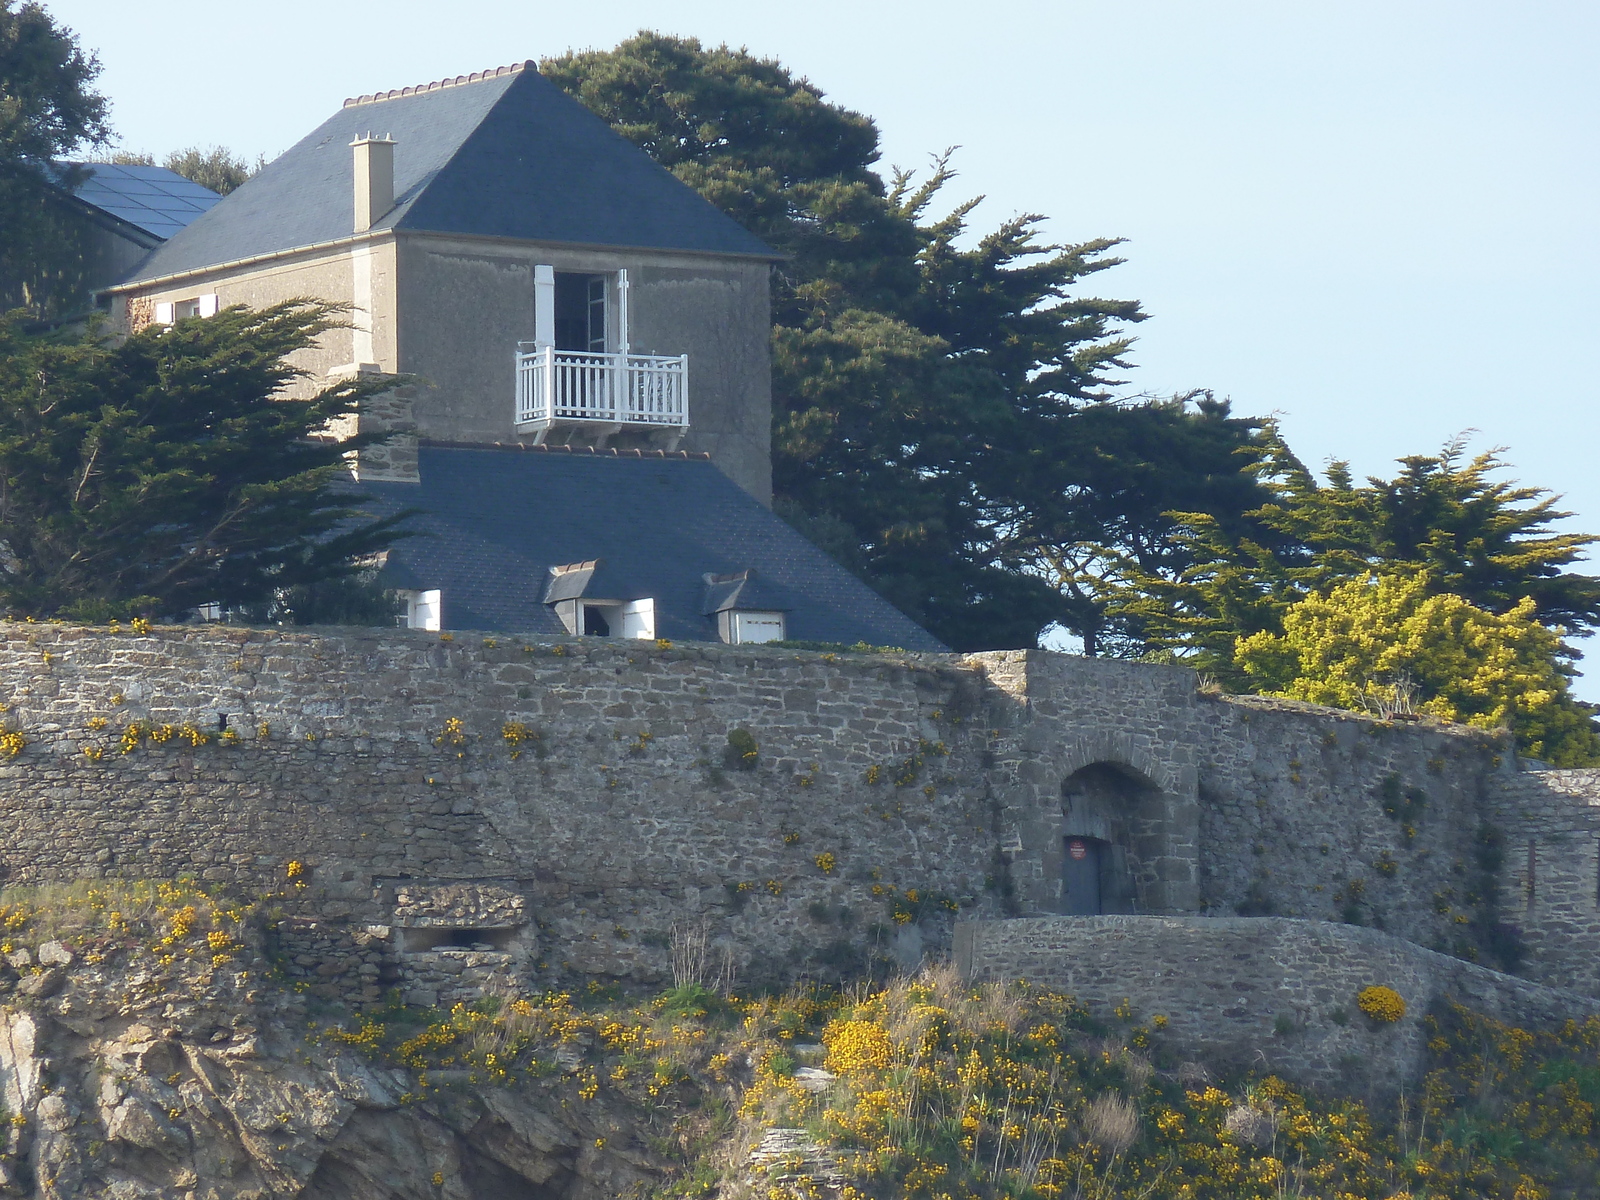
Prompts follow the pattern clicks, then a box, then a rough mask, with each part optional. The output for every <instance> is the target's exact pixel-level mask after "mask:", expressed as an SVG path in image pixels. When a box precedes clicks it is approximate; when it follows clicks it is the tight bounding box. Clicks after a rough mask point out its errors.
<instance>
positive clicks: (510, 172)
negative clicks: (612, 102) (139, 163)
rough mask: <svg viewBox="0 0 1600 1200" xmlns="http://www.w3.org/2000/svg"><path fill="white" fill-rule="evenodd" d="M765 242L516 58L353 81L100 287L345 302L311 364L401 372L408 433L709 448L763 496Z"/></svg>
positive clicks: (168, 316) (144, 310)
mask: <svg viewBox="0 0 1600 1200" xmlns="http://www.w3.org/2000/svg"><path fill="white" fill-rule="evenodd" d="M776 257H777V255H775V254H774V252H773V251H772V250H771V249H770V248H769V247H768V246H766V245H765V244H764V243H763V242H762V241H761V240H760V239H759V238H757V237H755V236H754V235H752V234H750V233H748V232H747V231H746V230H744V229H743V228H742V227H741V226H739V225H738V224H737V223H736V222H734V221H732V220H731V219H729V218H728V217H726V216H724V215H723V214H722V213H721V212H719V211H718V210H717V209H715V208H713V207H712V206H711V205H710V204H708V203H707V202H706V201H705V200H703V199H701V197H700V196H699V195H698V194H697V193H696V192H694V191H693V190H692V189H690V188H688V187H686V186H684V185H683V184H681V183H679V182H678V180H677V179H676V178H674V177H673V176H672V175H671V174H670V173H669V172H667V171H666V170H664V169H663V168H661V167H660V166H658V165H657V164H656V163H655V162H653V161H652V160H651V159H650V158H649V157H648V156H647V155H645V154H643V153H642V152H640V151H639V150H637V149H636V148H635V147H633V146H632V145H630V144H629V143H628V142H627V141H625V140H624V139H623V138H621V137H619V136H618V135H617V134H616V133H614V132H613V131H612V130H611V129H610V128H609V127H608V126H607V125H606V124H605V123H604V122H603V121H601V120H600V119H599V118H598V117H596V116H594V115H593V114H592V113H590V112H589V111H588V110H587V109H585V108H584V107H583V106H582V105H581V104H579V103H577V102H576V101H574V100H572V99H571V98H570V97H568V96H567V95H566V94H565V93H564V92H562V91H561V89H560V88H558V87H556V86H555V85H554V84H553V83H550V82H549V81H547V80H545V79H544V78H542V77H541V76H540V75H539V73H538V71H537V70H536V69H535V68H534V64H533V63H531V62H528V63H519V64H516V65H513V66H510V67H501V68H499V69H498V70H494V71H485V72H482V73H474V74H472V75H470V76H460V77H457V78H454V79H446V80H440V81H437V82H434V83H430V84H426V85H423V86H420V87H407V88H402V89H399V90H397V91H389V92H381V93H378V94H376V95H366V96H360V97H357V98H353V99H349V100H346V101H345V103H344V106H343V108H341V109H340V110H339V111H338V112H336V113H335V114H334V115H333V116H331V117H329V118H328V119H327V120H326V121H324V122H323V123H322V124H321V125H320V126H318V127H317V128H316V129H314V130H313V131H312V132H311V133H309V134H307V135H306V136H305V137H304V138H302V139H301V140H300V141H299V142H298V143H296V144H295V145H294V146H293V147H292V148H290V149H289V150H288V151H287V152H285V153H284V154H283V155H281V156H280V157H279V158H277V159H276V160H275V161H273V162H272V163H270V164H268V165H267V166H266V167H265V168H264V169H263V170H262V171H261V172H260V173H259V174H257V175H256V176H254V177H253V178H252V179H250V180H249V182H247V183H246V184H245V185H244V186H242V187H241V188H239V189H238V190H237V191H236V192H234V193H232V194H230V195H229V196H228V197H227V198H226V199H225V200H224V201H223V202H222V203H220V204H218V205H217V206H216V207H215V209H214V210H212V211H210V212H208V213H206V214H205V215H204V216H203V217H201V218H200V219H199V220H196V221H195V222H193V223H192V224H191V225H190V226H188V227H187V228H185V229H184V230H183V231H182V232H181V233H179V234H178V235H177V236H175V237H173V238H172V239H171V240H170V241H168V242H166V243H164V244H163V245H161V246H160V247H159V248H158V249H157V250H156V251H155V252H154V253H152V254H151V255H150V256H149V257H148V258H146V259H145V260H144V261H143V262H142V263H141V264H140V265H139V266H138V268H137V269H136V270H134V271H133V272H132V273H131V274H130V275H129V276H128V278H127V279H126V280H125V281H123V282H122V283H120V284H118V285H117V286H115V287H112V288H110V289H108V293H107V294H108V296H109V297H110V298H111V301H112V312H113V316H114V319H116V320H118V321H120V322H122V323H124V324H125V325H126V326H127V327H129V328H133V329H137V328H140V327H142V326H143V325H145V324H147V323H149V322H151V321H170V320H172V319H174V317H178V316H183V315H194V314H197V313H202V312H205V311H211V310H214V309H215V308H216V307H218V306H221V307H226V306H228V305H231V304H248V305H252V306H262V305H267V304H272V303H275V302H277V301H280V300H285V299H290V298H293V297H299V296H316V297H320V298H321V299H324V300H330V301H335V302H338V303H342V304H347V305H349V306H350V314H351V327H350V328H349V329H346V330H341V331H337V332H336V333H333V334H330V335H329V336H328V337H326V338H325V339H324V340H323V342H322V345H321V347H320V349H319V351H318V352H317V353H316V354H314V355H312V356H310V360H309V361H308V362H307V363H306V365H307V366H308V367H310V368H311V369H313V370H314V371H316V372H317V373H319V374H321V375H324V376H326V375H329V374H332V373H334V372H336V371H339V370H356V369H361V368H363V367H365V368H367V369H371V370H378V371H382V372H386V373H391V374H405V375H410V376H415V377H417V378H418V379H419V380H421V381H423V382H424V384H425V386H424V387H423V388H421V389H420V390H419V392H418V394H417V396H416V397H415V400H414V403H413V418H414V420H415V423H416V428H417V432H418V433H419V434H420V435H421V436H422V437H424V438H430V439H438V440H443V441H454V442H468V443H480V444H481V443H494V442H500V443H517V442H522V443H529V444H538V443H551V444H571V445H584V446H598V447H606V448H610V447H617V448H660V449H669V450H677V449H682V450H689V451H700V452H707V453H710V454H711V456H712V458H713V460H714V461H715V462H716V464H717V466H718V467H719V468H720V469H721V470H722V471H723V472H724V473H725V474H726V475H727V476H728V477H729V478H731V479H733V480H734V481H735V482H736V483H738V484H739V485H740V486H741V487H743V488H744V489H745V490H746V491H747V492H749V493H750V494H751V495H752V496H754V497H755V498H756V499H758V500H760V501H762V502H763V503H766V502H770V499H771V491H772V482H771V462H770V457H769V449H770V430H771V383H770V374H769V366H768V350H767V336H768V334H767V331H768V327H769V303H768V275H769V271H770V266H771V263H772V262H773V261H774V259H775V258H776Z"/></svg>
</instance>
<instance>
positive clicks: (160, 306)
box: [156, 300, 172, 325]
mask: <svg viewBox="0 0 1600 1200" xmlns="http://www.w3.org/2000/svg"><path fill="white" fill-rule="evenodd" d="M156 324H157V325H171V324H172V301H170V300H161V301H158V302H157V303H156Z"/></svg>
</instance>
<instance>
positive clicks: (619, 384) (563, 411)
mask: <svg viewBox="0 0 1600 1200" xmlns="http://www.w3.org/2000/svg"><path fill="white" fill-rule="evenodd" d="M526 346H527V343H522V344H520V345H519V346H518V348H517V417H516V419H517V429H518V431H519V432H534V433H537V434H538V435H539V439H538V440H540V441H543V440H544V437H545V435H546V434H547V433H548V432H549V431H550V430H551V429H552V428H553V427H556V426H560V425H569V424H570V425H588V426H600V427H604V428H603V429H599V430H596V431H595V432H602V433H617V432H622V431H624V430H630V429H634V430H639V431H641V432H642V431H646V430H651V429H660V430H663V431H666V432H669V433H674V434H681V433H682V432H683V431H684V430H685V429H687V428H688V427H689V397H688V375H689V359H688V356H687V355H679V356H677V357H675V358H672V357H665V356H661V355H653V354H595V353H588V352H584V351H579V350H557V349H556V348H554V347H553V346H544V345H535V346H533V347H532V348H529V349H525V348H524V347H526Z"/></svg>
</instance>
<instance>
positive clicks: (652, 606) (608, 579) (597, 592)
mask: <svg viewBox="0 0 1600 1200" xmlns="http://www.w3.org/2000/svg"><path fill="white" fill-rule="evenodd" d="M544 602H545V604H546V605H548V606H549V607H550V608H551V609H552V610H553V611H554V612H555V614H556V617H557V618H558V619H559V620H560V621H561V625H562V628H564V629H565V630H566V631H567V632H568V633H571V634H578V635H581V636H583V637H618V638H654V637H655V636H656V602H655V599H654V597H651V596H639V595H637V594H636V589H634V588H633V587H631V586H629V585H628V584H627V583H626V582H625V581H624V580H622V579H621V578H619V577H618V576H617V574H616V573H615V572H614V571H609V570H607V569H606V565H605V562H604V560H603V559H598V558H596V559H589V560H586V561H584V562H577V563H567V564H565V565H563V566H558V567H551V568H550V583H549V586H547V587H546V588H545V593H544Z"/></svg>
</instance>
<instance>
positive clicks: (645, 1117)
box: [0, 880, 1600, 1200]
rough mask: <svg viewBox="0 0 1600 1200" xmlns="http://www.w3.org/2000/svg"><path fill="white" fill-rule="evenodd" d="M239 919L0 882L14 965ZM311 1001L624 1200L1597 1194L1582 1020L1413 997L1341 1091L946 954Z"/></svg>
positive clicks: (212, 937)
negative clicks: (1418, 1018) (1404, 1050)
mask: <svg viewBox="0 0 1600 1200" xmlns="http://www.w3.org/2000/svg"><path fill="white" fill-rule="evenodd" d="M252 920H253V917H252V910H251V908H250V907H249V906H243V905H238V904H234V903H232V902H230V901H228V900H226V899H225V898H223V897H221V896H219V895H213V894H211V893H209V892H208V891H206V890H205V889H204V888H203V887H202V886H200V885H199V884H198V883H196V882H194V881H178V882H172V883H161V882H156V883H137V882H120V881H107V880H95V881H92V882H87V883H83V884H78V885H74V886H72V887H63V888H55V889H34V890H31V891H24V890H16V889H14V890H8V891H5V892H0V952H3V953H4V954H6V955H8V956H11V957H12V958H13V960H15V961H23V962H24V963H26V960H24V959H22V956H20V955H17V954H16V951H18V950H21V949H31V950H34V951H37V949H38V947H39V946H40V945H41V944H42V943H43V942H44V941H46V940H60V941H62V942H64V943H65V944H67V945H68V946H69V947H73V948H74V950H75V953H76V954H77V955H78V956H79V961H81V962H84V963H91V964H98V963H100V962H103V961H106V960H108V959H110V958H111V957H113V956H125V957H126V959H127V960H128V961H129V963H130V965H133V966H135V967H136V969H137V971H138V972H139V973H141V974H148V975H150V976H152V977H154V976H155V974H156V973H155V972H154V971H153V970H151V968H152V967H153V965H154V964H153V962H152V960H160V961H163V962H173V961H180V962H186V963H187V962H192V963H194V964H195V968H196V972H195V976H196V977H198V975H200V974H203V973H204V972H205V971H206V970H208V969H210V965H211V964H212V963H214V962H215V960H214V959H212V958H211V956H213V955H220V956H224V961H226V958H227V956H231V955H235V954H239V955H243V954H245V953H246V946H245V944H246V942H247V941H248V939H249V936H250V934H249V931H248V928H247V927H248V926H249V925H250V924H251V922H252ZM15 961H13V963H12V964H11V965H10V966H8V967H7V968H6V969H7V970H19V969H21V970H26V969H33V968H31V967H28V966H26V965H25V966H24V967H23V968H18V967H16V965H15ZM74 969H77V967H76V965H75V966H74ZM269 975H270V973H269V972H263V974H262V976H261V983H260V984H259V986H261V987H262V988H266V987H268V986H272V984H271V981H270V978H269ZM241 977H242V972H241ZM250 986H251V987H252V988H254V987H256V986H258V984H257V983H256V976H255V975H254V973H252V976H251V984H250ZM311 1011H312V1012H313V1014H314V1017H313V1021H314V1024H315V1033H314V1034H312V1035H310V1036H312V1037H313V1038H314V1039H316V1040H320V1041H321V1042H322V1044H323V1045H325V1046H328V1047H330V1048H332V1047H337V1048H340V1049H350V1050H353V1051H355V1052H357V1053H360V1054H363V1055H366V1056H369V1057H371V1058H372V1059H374V1060H376V1061H380V1062H385V1063H387V1064H389V1065H392V1066H394V1067H397V1068H402V1069H403V1070H404V1071H405V1072H407V1081H408V1082H407V1086H409V1088H410V1091H409V1092H407V1094H406V1095H405V1096H404V1097H402V1099H401V1102H402V1103H404V1104H412V1103H418V1102H422V1101H427V1100H430V1099H437V1100H438V1101H439V1102H440V1103H441V1104H443V1105H445V1106H446V1107H448V1106H449V1105H450V1104H451V1103H453V1101H452V1099H451V1096H450V1093H451V1091H452V1090H453V1089H470V1090H475V1091H481V1090H482V1089H486V1088H523V1087H528V1088H534V1089H538V1090H539V1091H541V1092H543V1093H546V1094H549V1095H551V1096H553V1097H555V1098H556V1099H557V1100H558V1102H559V1103H560V1104H562V1105H564V1106H569V1107H571V1108H574V1109H576V1110H579V1111H583V1112H588V1113H589V1114H590V1118H589V1119H590V1122H591V1124H592V1126H593V1130H592V1132H593V1134H594V1136H595V1137H596V1139H597V1140H596V1146H597V1148H599V1140H598V1139H601V1138H603V1139H604V1140H605V1143H606V1144H607V1145H608V1146H616V1147H626V1148H627V1149H626V1151H625V1152H626V1153H628V1154H630V1155H636V1156H637V1159H638V1161H640V1162H648V1163H649V1164H651V1166H650V1178H649V1181H648V1182H647V1183H645V1184H643V1185H641V1190H638V1191H636V1192H630V1193H628V1194H629V1195H630V1196H632V1197H634V1200H647V1198H648V1197H654V1198H656V1200H669V1198H672V1200H683V1198H689V1197H706V1198H710V1197H713V1196H717V1195H722V1196H726V1197H729V1198H730V1200H731V1198H733V1197H740V1198H744V1197H748V1198H749V1200H757V1198H759V1200H800V1198H802V1197H804V1198H807V1200H809V1198H812V1197H821V1196H837V1197H841V1198H842V1200H1123V1198H1128V1197H1139V1198H1141V1200H1283V1198H1285V1197H1304V1198H1312V1197H1315V1198H1318V1200H1323V1198H1327V1200H1424V1198H1427V1200H1479V1198H1483V1200H1559V1198H1566V1197H1588V1196H1594V1195H1600V1123H1597V1121H1596V1114H1597V1112H1600V1018H1596V1019H1593V1020H1590V1021H1588V1022H1585V1023H1582V1024H1579V1023H1572V1024H1569V1025H1567V1026H1566V1027H1565V1028H1563V1029H1559V1030H1555V1031H1552V1032H1545V1033H1534V1032H1529V1031H1526V1030H1522V1029H1517V1028H1513V1027H1510V1026H1507V1025H1503V1024H1499V1023H1496V1022H1494V1021H1491V1020H1488V1019H1486V1018H1483V1017H1479V1016H1475V1015H1473V1014H1471V1013H1469V1012H1467V1011H1466V1010H1464V1009H1460V1008H1445V1009H1440V1010H1436V1011H1433V1012H1430V1013H1428V1014H1427V1015H1425V1016H1424V1017H1423V1027H1424V1029H1425V1030H1426V1033H1427V1037H1428V1042H1427V1054H1428V1070H1427V1074H1426V1078H1425V1080H1424V1081H1423V1084H1422V1086H1421V1087H1420V1088H1418V1089H1416V1090H1414V1091H1412V1092H1410V1093H1409V1094H1408V1097H1407V1101H1406V1103H1405V1104H1404V1105H1403V1106H1394V1107H1378V1106H1372V1107H1369V1106H1368V1105H1366V1104H1364V1103H1362V1102H1361V1101H1360V1100H1357V1099H1353V1098H1350V1097H1341V1096H1339V1095H1337V1094H1332V1093H1330V1092H1311V1091H1307V1090H1303V1089H1299V1088H1296V1087H1292V1086H1290V1085H1289V1084H1287V1083H1285V1082H1284V1081H1282V1080H1281V1079H1277V1078H1274V1077H1272V1076H1262V1075H1256V1074H1229V1073H1227V1072H1224V1071H1219V1070H1216V1069H1215V1067H1214V1065H1213V1067H1212V1068H1211V1070H1210V1071H1209V1072H1208V1070H1206V1069H1204V1067H1203V1066H1201V1065H1196V1064H1192V1063H1180V1062H1179V1061H1178V1060H1177V1059H1176V1058H1175V1057H1174V1056H1173V1055H1172V1054H1171V1053H1170V1052H1169V1051H1168V1050H1167V1049H1166V1048H1165V1047H1164V1045H1163V1041H1162V1039H1163V1038H1164V1037H1165V1036H1166V1034H1165V1029H1166V1028H1167V1026H1166V1023H1165V1022H1164V1021H1162V1020H1161V1019H1160V1017H1159V1016H1158V1015H1156V1014H1151V1015H1149V1016H1148V1017H1141V1015H1140V1014H1139V1013H1137V1011H1136V1010H1135V1008H1134V1007H1133V1006H1132V1005H1131V1004H1123V1005H1121V1006H1119V1008H1118V1010H1117V1011H1116V1013H1115V1014H1114V1015H1113V1016H1111V1017H1110V1018H1107V1019H1105V1020H1100V1019H1096V1018H1095V1017H1093V1016H1092V1015H1091V1014H1090V1013H1089V1012H1088V1011H1087V1010H1086V1009H1085V1008H1084V1007H1083V1006H1082V1005H1080V1004H1078V1003H1077V1002H1075V1001H1074V1000H1073V999H1072V998H1071V997H1069V996H1066V995H1062V994H1060V993H1058V992H1054V991H1050V990H1048V989H1044V988H1036V987H1029V986H1026V985H1023V984H1014V983H1013V984H1004V983H987V984H983V985H981V986H972V985H969V984H967V983H965V982H963V981H962V980H961V979H960V978H959V977H958V976H957V975H956V974H955V972H954V971H952V970H950V969H948V968H937V969H930V970H927V971H925V972H923V973H922V974H920V975H918V976H916V977H915V978H900V979H894V980H890V981H888V982H885V983H878V984H868V983H865V982H861V983H857V984H855V985H853V986H851V987H849V988H847V989H844V990H831V989H823V988H820V987H803V988H798V989H794V990H791V991H788V992H785V993H782V994H757V995H745V996H733V995H720V994H717V993H714V992H712V991H711V990H710V989H708V988H706V987H704V986H702V985H700V984H696V983H685V984H682V985H680V986H678V987H675V988H673V989H671V990H669V991H667V992H665V993H662V994H660V995H658V996H656V997H654V998H653V999H648V998H645V997H642V996H635V997H632V998H625V997H623V996H622V995H621V994H620V988H619V986H618V985H617V984H616V983H614V982H602V981H599V980H591V981H589V983H588V986H574V987H572V988H571V989H570V990H552V991H548V992H545V993H543V994H538V995H533V994H530V995H523V996H512V995H507V996H501V997H491V998H486V999H484V1000H482V1001H480V1002H478V1003H475V1004H457V1005H455V1006H454V1007H452V1008H450V1009H449V1010H447V1011H442V1010H436V1009H423V1008H417V1007H407V1006H405V1005H402V1004H401V1003H399V1001H398V1000H392V1001H391V1002H389V1003H386V1004H383V1005H380V1006H376V1007H373V1008H371V1009H369V1010H366V1011H359V1012H350V1011H345V1012H343V1013H341V1012H339V1011H337V1010H329V1009H327V1008H318V1009H314V1010H311ZM1362 1036H1365V1037H1368V1038H1369V1039H1370V1038H1373V1037H1374V1036H1375V1035H1373V1034H1372V1033H1371V1031H1367V1032H1365V1033H1363V1034H1362ZM1370 1044H1374V1045H1375V1044H1378V1043H1377V1042H1375V1041H1374V1042H1371V1043H1370ZM308 1049H309V1047H308ZM819 1067H820V1068H821V1069H820V1070H819V1069H817V1068H819ZM586 1106H592V1107H586ZM775 1129H781V1130H785V1131H788V1133H787V1134H786V1135H785V1136H786V1137H788V1138H789V1143H788V1144H790V1145H797V1146H800V1147H801V1148H800V1149H798V1150H795V1151H794V1152H792V1153H785V1154H784V1155H783V1156H781V1157H780V1158H778V1159H776V1160H773V1161H772V1162H771V1163H770V1164H769V1165H770V1166H771V1168H772V1169H771V1170H770V1171H768V1170H766V1169H765V1168H763V1167H760V1166H757V1165H753V1163H752V1161H751V1157H750V1148H751V1147H752V1146H757V1145H759V1144H760V1143H761V1142H762V1140H763V1136H764V1135H765V1134H766V1133H767V1132H768V1131H771V1130H775ZM796 1134H798V1135H801V1136H799V1137H798V1138H796V1137H795V1135H796Z"/></svg>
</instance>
